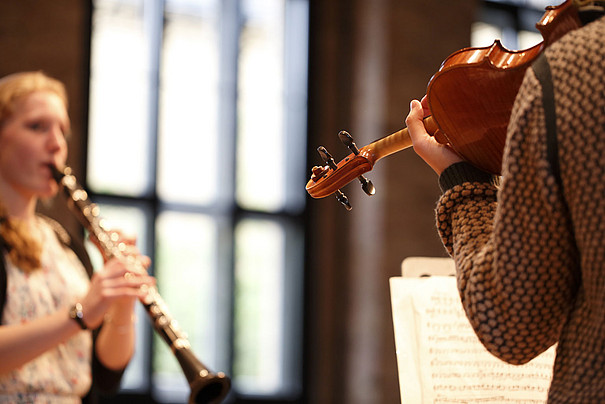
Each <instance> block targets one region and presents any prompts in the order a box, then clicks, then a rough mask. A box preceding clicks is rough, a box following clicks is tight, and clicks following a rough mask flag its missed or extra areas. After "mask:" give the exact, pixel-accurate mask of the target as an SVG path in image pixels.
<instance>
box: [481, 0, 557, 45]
mask: <svg viewBox="0 0 605 404" xmlns="http://www.w3.org/2000/svg"><path fill="white" fill-rule="evenodd" d="M560 3H562V1H559V2H558V3H557V2H553V1H551V0H485V1H484V2H483V6H482V7H481V11H480V15H479V17H478V19H477V22H475V24H473V27H472V31H471V46H472V47H483V46H489V45H491V44H493V43H494V39H496V38H497V39H500V41H501V42H502V45H503V46H504V47H505V48H507V49H509V50H523V49H528V48H530V47H532V46H534V45H536V44H538V43H540V42H542V40H543V38H542V34H541V33H540V32H539V31H538V30H537V29H536V23H537V22H538V21H540V19H541V18H542V15H544V12H545V9H546V7H547V6H554V5H557V4H560Z"/></svg>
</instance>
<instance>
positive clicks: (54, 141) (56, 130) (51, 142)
mask: <svg viewBox="0 0 605 404" xmlns="http://www.w3.org/2000/svg"><path fill="white" fill-rule="evenodd" d="M47 146H48V148H49V150H51V151H53V152H57V151H60V150H62V149H64V148H65V147H66V146H67V143H66V141H65V134H64V133H63V130H62V129H61V128H60V127H58V126H53V127H52V128H50V130H49V133H48V140H47Z"/></svg>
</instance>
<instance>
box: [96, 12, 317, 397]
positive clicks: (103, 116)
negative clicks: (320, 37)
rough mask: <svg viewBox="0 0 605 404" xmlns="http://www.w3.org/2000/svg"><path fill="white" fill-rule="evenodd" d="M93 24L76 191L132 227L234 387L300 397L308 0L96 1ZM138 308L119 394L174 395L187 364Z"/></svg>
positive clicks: (206, 358) (201, 347)
mask: <svg viewBox="0 0 605 404" xmlns="http://www.w3.org/2000/svg"><path fill="white" fill-rule="evenodd" d="M92 22H93V25H92V42H91V78H90V114H89V115H90V119H89V138H88V155H87V182H86V184H87V188H88V189H89V190H90V192H91V194H92V198H93V199H94V200H95V202H97V203H98V204H99V205H100V207H101V215H102V216H103V217H104V218H106V219H108V221H109V222H110V223H111V224H112V225H113V226H115V227H117V228H121V229H124V230H125V231H126V232H131V233H134V234H136V235H137V236H138V246H139V248H140V249H141V250H142V252H143V253H145V254H147V255H150V256H151V258H152V260H153V266H152V268H151V272H152V273H153V274H154V275H155V276H156V278H157V280H158V290H159V292H160V295H161V296H162V298H163V300H164V301H165V302H166V304H167V306H168V308H169V310H170V314H171V315H172V317H173V318H174V319H176V320H177V321H178V323H179V325H180V328H182V329H183V331H184V332H185V333H186V334H187V335H188V339H189V341H190V342H191V345H192V351H193V352H194V353H195V355H196V356H197V357H198V359H199V360H201V361H202V362H203V363H204V364H205V365H206V366H208V368H210V370H211V371H214V372H218V371H224V372H226V373H227V374H228V375H229V376H230V377H231V379H232V394H234V395H236V396H245V397H247V398H248V399H252V400H253V399H255V398H258V399H259V400H260V399H261V398H262V399H263V401H265V402H270V400H271V399H272V398H280V399H283V398H296V397H297V396H298V395H299V394H300V392H301V389H302V329H301V327H302V306H303V302H302V296H303V282H302V279H303V276H302V271H303V265H304V263H303V247H304V246H303V240H304V234H303V229H304V226H303V215H304V209H305V197H306V195H305V190H304V181H305V159H306V156H305V155H304V151H305V149H306V147H305V144H306V138H305V136H306V126H305V124H306V102H307V99H306V88H307V76H306V74H307V36H308V32H307V30H308V1H307V0H226V1H221V0H95V1H94V8H93V20H92ZM96 259H97V260H98V259H99V258H98V257H97V258H96ZM138 309H139V310H140V313H139V315H138V319H137V327H138V329H139V335H138V338H139V341H138V342H137V352H136V355H135V358H134V360H133V362H132V363H131V364H130V366H129V367H128V369H127V373H126V375H125V380H124V383H123V386H122V387H123V391H124V393H125V394H141V395H152V396H153V398H154V399H155V400H157V401H159V402H183V401H185V399H186V397H188V394H189V387H188V385H187V381H186V379H185V378H184V376H183V372H182V370H181V369H180V366H179V365H178V362H177V361H176V359H175V358H174V356H173V355H172V353H171V352H170V350H169V349H168V347H167V346H166V345H165V344H164V343H163V342H161V340H160V339H159V337H158V336H157V335H155V333H154V332H153V331H152V330H151V327H150V326H149V322H148V321H147V318H146V317H147V314H146V313H145V312H144V310H143V309H142V305H139V306H138ZM150 369H151V370H150Z"/></svg>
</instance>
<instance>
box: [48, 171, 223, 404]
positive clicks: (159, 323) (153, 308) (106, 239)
mask: <svg viewBox="0 0 605 404" xmlns="http://www.w3.org/2000/svg"><path fill="white" fill-rule="evenodd" d="M51 171H52V173H53V177H54V178H55V180H56V181H57V183H58V184H59V186H61V187H62V188H63V190H64V191H65V194H66V196H67V197H68V204H69V207H70V209H71V210H72V211H73V213H74V214H75V216H76V217H77V219H78V220H79V221H80V223H81V224H82V225H83V226H84V227H85V228H86V230H88V231H89V233H90V236H91V237H92V238H93V239H94V240H95V241H96V242H97V243H96V244H97V247H98V248H99V249H101V250H102V252H103V254H104V255H105V257H106V258H111V257H120V258H123V259H124V260H126V262H128V264H129V265H133V266H139V267H142V265H141V263H140V262H139V261H138V260H136V259H133V257H129V256H126V255H124V253H123V251H124V249H125V245H124V244H123V243H119V242H118V239H117V237H115V236H116V234H115V233H111V232H110V231H108V230H106V229H105V228H104V227H103V220H102V219H101V218H100V216H99V207H98V206H97V205H95V204H94V203H92V202H91V201H90V199H89V198H88V193H87V192H86V191H85V190H84V189H83V188H82V187H81V186H80V185H79V184H78V182H77V180H76V178H75V176H74V175H72V173H71V169H70V168H69V167H67V168H65V169H64V170H63V171H61V170H59V169H58V168H56V167H54V166H51ZM146 289H147V290H146V295H145V297H144V298H142V299H141V303H142V304H143V307H144V308H145V311H146V312H147V314H148V315H149V318H150V320H151V323H152V326H153V328H154V329H155V331H156V332H157V333H158V334H159V335H160V336H161V338H162V339H163V340H164V342H166V344H168V346H169V347H170V349H171V350H172V353H173V354H174V356H175V357H176V359H177V360H178V362H179V365H180V366H181V368H182V370H183V373H184V374H185V377H186V378H187V381H188V382H189V387H190V389H191V394H190V396H189V404H194V403H196V404H216V403H220V402H221V401H222V400H223V398H224V397H225V396H226V395H227V393H228V392H229V389H230V388H231V380H230V379H229V378H228V377H227V376H226V375H225V374H224V373H223V372H218V373H216V374H215V373H212V372H211V371H210V370H208V368H207V367H206V366H205V365H204V364H203V363H202V362H200V361H199V360H198V359H197V358H196V356H195V355H194V353H193V352H192V351H191V344H190V343H189V340H188V339H187V337H186V335H185V334H184V333H183V332H182V331H181V329H180V328H179V326H178V324H177V322H176V321H175V320H174V319H172V317H171V316H170V315H169V314H168V310H167V306H166V304H165V302H164V301H163V299H162V297H161V296H160V294H159V293H158V292H157V290H156V289H155V288H153V287H152V288H149V287H148V288H146Z"/></svg>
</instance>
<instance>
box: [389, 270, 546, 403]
mask: <svg viewBox="0 0 605 404" xmlns="http://www.w3.org/2000/svg"><path fill="white" fill-rule="evenodd" d="M390 285H391V296H392V304H393V325H394V331H395V345H396V350H397V363H398V369H399V380H400V387H401V397H402V403H404V404H416V403H418V404H425V403H440V404H442V403H443V404H445V403H481V404H496V403H498V404H501V403H527V404H530V403H531V404H537V403H545V402H546V397H547V392H548V386H549V385H550V380H551V378H552V365H553V361H554V347H552V348H551V349H549V350H548V351H546V352H545V353H543V354H542V355H540V356H539V357H537V358H535V359H534V360H533V361H531V362H529V363H528V364H525V365H522V366H515V365H510V364H507V363H505V362H503V361H501V360H499V359H498V358H496V357H494V356H493V355H491V354H490V353H489V352H488V351H487V350H486V349H485V348H484V347H483V345H481V342H480V341H479V339H478V338H477V336H476V335H475V333H474V331H473V329H472V327H471V326H470V324H469V323H468V320H467V318H466V316H465V314H464V310H463V308H462V304H461V303H460V298H459V295H458V290H457V288H456V280H455V278H454V277H451V276H447V277H446V276H433V277H427V278H403V277H397V278H391V280H390Z"/></svg>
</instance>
